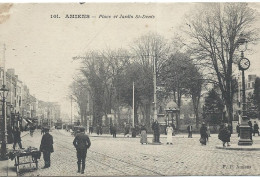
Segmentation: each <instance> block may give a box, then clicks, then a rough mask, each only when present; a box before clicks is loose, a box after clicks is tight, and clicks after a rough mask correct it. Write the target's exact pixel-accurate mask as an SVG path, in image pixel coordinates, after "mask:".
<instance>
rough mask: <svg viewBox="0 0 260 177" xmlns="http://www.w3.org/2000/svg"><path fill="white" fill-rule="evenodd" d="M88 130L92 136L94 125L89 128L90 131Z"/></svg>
mask: <svg viewBox="0 0 260 177" xmlns="http://www.w3.org/2000/svg"><path fill="white" fill-rule="evenodd" d="M88 130H89V133H90V134H92V133H93V127H92V125H90V126H89V129H88Z"/></svg>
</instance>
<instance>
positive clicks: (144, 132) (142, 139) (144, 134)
mask: <svg viewBox="0 0 260 177" xmlns="http://www.w3.org/2000/svg"><path fill="white" fill-rule="evenodd" d="M140 143H141V144H147V130H146V128H145V125H142V126H141V136H140Z"/></svg>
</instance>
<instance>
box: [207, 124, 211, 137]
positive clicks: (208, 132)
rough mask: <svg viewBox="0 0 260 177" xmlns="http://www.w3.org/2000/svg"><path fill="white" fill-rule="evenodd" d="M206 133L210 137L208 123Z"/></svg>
mask: <svg viewBox="0 0 260 177" xmlns="http://www.w3.org/2000/svg"><path fill="white" fill-rule="evenodd" d="M207 134H208V137H210V128H209V124H208V126H207Z"/></svg>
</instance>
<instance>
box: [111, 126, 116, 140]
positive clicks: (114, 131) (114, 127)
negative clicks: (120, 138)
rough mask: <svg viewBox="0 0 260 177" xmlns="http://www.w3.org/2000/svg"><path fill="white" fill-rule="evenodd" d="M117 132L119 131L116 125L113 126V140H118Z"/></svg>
mask: <svg viewBox="0 0 260 177" xmlns="http://www.w3.org/2000/svg"><path fill="white" fill-rule="evenodd" d="M116 131H117V129H116V125H115V124H113V125H112V134H113V138H116Z"/></svg>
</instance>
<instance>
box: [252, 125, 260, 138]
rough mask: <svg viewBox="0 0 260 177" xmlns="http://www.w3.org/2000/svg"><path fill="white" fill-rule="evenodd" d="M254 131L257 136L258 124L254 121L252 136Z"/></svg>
mask: <svg viewBox="0 0 260 177" xmlns="http://www.w3.org/2000/svg"><path fill="white" fill-rule="evenodd" d="M255 133H257V134H258V136H259V126H258V124H257V123H256V121H255V122H254V134H253V135H254V136H255Z"/></svg>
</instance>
